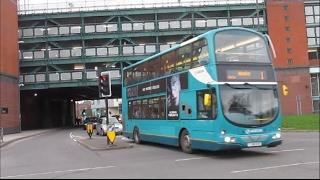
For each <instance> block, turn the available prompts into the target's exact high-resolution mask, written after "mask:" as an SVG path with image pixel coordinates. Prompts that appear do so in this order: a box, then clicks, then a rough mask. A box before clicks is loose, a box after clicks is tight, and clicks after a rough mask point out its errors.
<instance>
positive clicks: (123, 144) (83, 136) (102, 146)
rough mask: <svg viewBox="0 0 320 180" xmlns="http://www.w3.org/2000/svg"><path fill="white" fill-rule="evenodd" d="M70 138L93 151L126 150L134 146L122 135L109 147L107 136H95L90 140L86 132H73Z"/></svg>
mask: <svg viewBox="0 0 320 180" xmlns="http://www.w3.org/2000/svg"><path fill="white" fill-rule="evenodd" d="M94 133H95V131H94ZM70 138H71V139H72V140H73V141H75V142H78V143H79V144H81V145H82V146H84V147H86V148H88V149H90V150H92V151H103V150H116V149H125V148H132V147H133V146H134V145H133V142H132V140H129V139H127V138H126V137H123V136H120V135H117V137H116V139H115V141H114V143H113V144H111V143H110V144H109V145H108V144H107V137H106V136H98V135H95V134H93V135H92V137H91V138H90V137H89V136H88V135H87V133H86V131H85V130H83V131H75V132H71V133H70Z"/></svg>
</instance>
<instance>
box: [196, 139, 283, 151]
mask: <svg viewBox="0 0 320 180" xmlns="http://www.w3.org/2000/svg"><path fill="white" fill-rule="evenodd" d="M280 144H282V140H276V141H272V142H270V143H268V144H263V145H262V146H260V147H276V146H278V145H280ZM192 148H194V149H201V150H209V151H220V150H239V149H244V148H250V147H248V146H247V145H244V144H238V143H218V142H206V141H197V140H194V141H192Z"/></svg>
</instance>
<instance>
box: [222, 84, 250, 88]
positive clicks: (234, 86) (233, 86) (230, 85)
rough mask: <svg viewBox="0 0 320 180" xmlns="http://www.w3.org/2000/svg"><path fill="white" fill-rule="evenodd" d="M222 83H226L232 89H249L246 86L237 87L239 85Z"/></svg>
mask: <svg viewBox="0 0 320 180" xmlns="http://www.w3.org/2000/svg"><path fill="white" fill-rule="evenodd" d="M224 85H227V86H228V87H230V88H232V89H250V88H247V87H239V86H236V85H233V84H229V83H224ZM237 85H238V84H237Z"/></svg>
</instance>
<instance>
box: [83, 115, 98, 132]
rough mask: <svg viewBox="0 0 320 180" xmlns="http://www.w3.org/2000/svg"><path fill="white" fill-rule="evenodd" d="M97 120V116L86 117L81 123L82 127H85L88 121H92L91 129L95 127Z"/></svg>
mask: <svg viewBox="0 0 320 180" xmlns="http://www.w3.org/2000/svg"><path fill="white" fill-rule="evenodd" d="M98 121H99V118H97V117H87V118H86V119H85V120H83V122H82V124H83V129H84V130H85V129H86V126H87V124H88V123H93V129H95V128H96V126H97V123H98Z"/></svg>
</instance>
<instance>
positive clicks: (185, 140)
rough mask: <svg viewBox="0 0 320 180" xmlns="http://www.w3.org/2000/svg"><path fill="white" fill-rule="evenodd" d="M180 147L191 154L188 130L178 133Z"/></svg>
mask: <svg viewBox="0 0 320 180" xmlns="http://www.w3.org/2000/svg"><path fill="white" fill-rule="evenodd" d="M180 147H181V149H182V151H183V152H185V153H189V154H191V153H192V152H193V151H192V148H191V139H190V135H189V132H188V131H187V130H186V129H185V130H183V131H182V132H181V134H180Z"/></svg>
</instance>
